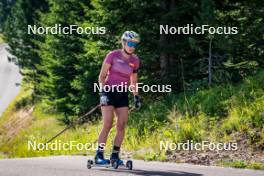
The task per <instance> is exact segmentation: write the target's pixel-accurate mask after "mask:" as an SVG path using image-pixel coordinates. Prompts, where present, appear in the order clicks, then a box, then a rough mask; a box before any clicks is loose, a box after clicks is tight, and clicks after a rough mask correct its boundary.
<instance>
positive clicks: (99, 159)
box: [87, 154, 133, 170]
mask: <svg viewBox="0 0 264 176" xmlns="http://www.w3.org/2000/svg"><path fill="white" fill-rule="evenodd" d="M120 166H121V167H125V168H127V169H128V170H132V168H133V162H132V161H131V160H128V161H126V164H124V161H123V160H121V159H120V158H119V157H118V155H114V154H112V155H111V157H110V160H108V159H105V158H104V157H103V155H100V154H99V155H98V154H97V155H96V157H95V159H94V161H93V160H88V161H87V168H88V169H91V168H92V167H105V168H114V169H118V168H119V167H120Z"/></svg>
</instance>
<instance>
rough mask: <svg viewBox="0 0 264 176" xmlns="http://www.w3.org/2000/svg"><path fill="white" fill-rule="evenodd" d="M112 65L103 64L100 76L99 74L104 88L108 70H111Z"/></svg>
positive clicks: (100, 82)
mask: <svg viewBox="0 0 264 176" xmlns="http://www.w3.org/2000/svg"><path fill="white" fill-rule="evenodd" d="M110 67H111V65H110V64H107V63H103V65H102V68H101V71H100V74H99V79H98V82H99V84H102V86H104V85H105V79H106V77H107V73H108V70H109V69H110Z"/></svg>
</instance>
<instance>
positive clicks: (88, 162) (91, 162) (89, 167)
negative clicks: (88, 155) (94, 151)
mask: <svg viewBox="0 0 264 176" xmlns="http://www.w3.org/2000/svg"><path fill="white" fill-rule="evenodd" d="M92 165H93V160H88V161H87V169H91V168H92Z"/></svg>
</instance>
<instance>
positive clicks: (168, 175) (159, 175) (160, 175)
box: [100, 169, 202, 176]
mask: <svg viewBox="0 0 264 176" xmlns="http://www.w3.org/2000/svg"><path fill="white" fill-rule="evenodd" d="M100 170H101V169H100ZM103 170H104V171H109V172H112V173H113V172H118V173H126V174H128V175H129V174H131V175H155V176H202V174H195V173H191V172H181V171H179V172H177V171H147V170H140V169H135V170H127V169H117V170H115V169H103Z"/></svg>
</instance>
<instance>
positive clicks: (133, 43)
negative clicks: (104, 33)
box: [127, 41, 138, 47]
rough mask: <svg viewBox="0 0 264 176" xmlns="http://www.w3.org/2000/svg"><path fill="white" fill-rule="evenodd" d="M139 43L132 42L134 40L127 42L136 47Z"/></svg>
mask: <svg viewBox="0 0 264 176" xmlns="http://www.w3.org/2000/svg"><path fill="white" fill-rule="evenodd" d="M137 44H138V43H137V42H132V41H128V42H127V46H129V47H136V46H137Z"/></svg>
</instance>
